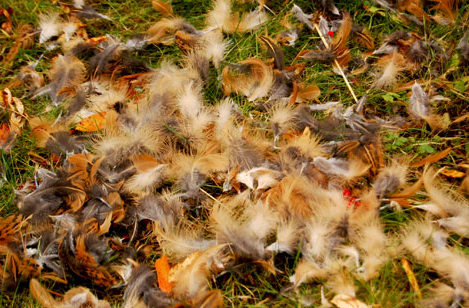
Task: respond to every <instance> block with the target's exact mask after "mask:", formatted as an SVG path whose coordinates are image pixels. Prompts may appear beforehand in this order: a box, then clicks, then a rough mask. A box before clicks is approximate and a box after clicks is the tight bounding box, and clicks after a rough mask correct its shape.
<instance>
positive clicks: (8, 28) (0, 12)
mask: <svg viewBox="0 0 469 308" xmlns="http://www.w3.org/2000/svg"><path fill="white" fill-rule="evenodd" d="M12 14H13V9H12V8H8V9H3V8H0V15H2V16H4V17H5V18H6V21H4V22H2V25H1V28H2V29H3V30H4V31H5V32H6V33H11V31H12V30H13V27H12V23H11V15H12Z"/></svg>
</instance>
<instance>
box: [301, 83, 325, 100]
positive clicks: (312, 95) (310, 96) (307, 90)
mask: <svg viewBox="0 0 469 308" xmlns="http://www.w3.org/2000/svg"><path fill="white" fill-rule="evenodd" d="M319 95H321V90H319V88H318V87H317V86H315V85H308V86H306V87H299V89H298V97H297V99H296V101H297V102H305V101H312V100H315V99H317V98H318V97H319Z"/></svg>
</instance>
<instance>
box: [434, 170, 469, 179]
mask: <svg viewBox="0 0 469 308" xmlns="http://www.w3.org/2000/svg"><path fill="white" fill-rule="evenodd" d="M440 172H441V174H443V175H444V176H447V177H450V178H455V179H459V178H463V177H465V176H466V173H465V172H461V171H458V170H454V169H443V170H441V171H440Z"/></svg>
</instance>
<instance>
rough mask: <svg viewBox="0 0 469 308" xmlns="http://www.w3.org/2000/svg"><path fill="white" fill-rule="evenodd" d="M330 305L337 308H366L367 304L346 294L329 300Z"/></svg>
mask: <svg viewBox="0 0 469 308" xmlns="http://www.w3.org/2000/svg"><path fill="white" fill-rule="evenodd" d="M331 303H333V304H334V305H336V306H337V307H339V308H368V305H367V304H365V303H363V302H362V301H360V300H358V299H356V298H355V297H352V296H350V295H346V294H337V295H336V296H334V298H333V299H332V300H331Z"/></svg>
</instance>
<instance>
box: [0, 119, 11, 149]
mask: <svg viewBox="0 0 469 308" xmlns="http://www.w3.org/2000/svg"><path fill="white" fill-rule="evenodd" d="M9 135H10V126H8V124H6V123H2V124H1V125H0V146H1V147H3V145H4V144H5V143H6V142H7V139H8V136H9Z"/></svg>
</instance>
